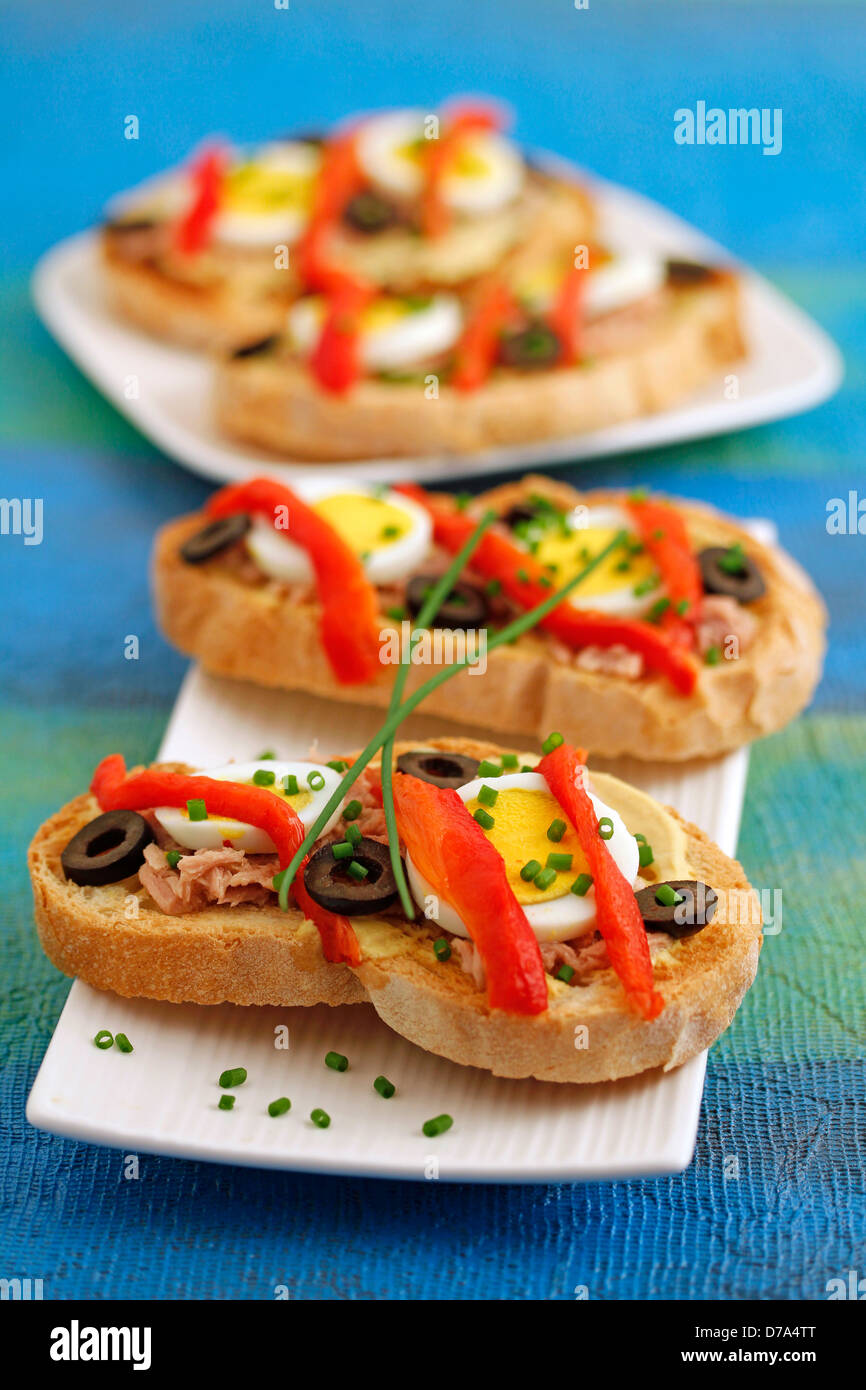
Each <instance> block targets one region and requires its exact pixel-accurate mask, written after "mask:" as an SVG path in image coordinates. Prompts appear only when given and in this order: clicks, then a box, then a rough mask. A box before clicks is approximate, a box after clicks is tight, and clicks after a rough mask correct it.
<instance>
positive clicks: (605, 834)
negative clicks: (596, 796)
mask: <svg viewBox="0 0 866 1390" xmlns="http://www.w3.org/2000/svg"><path fill="white" fill-rule="evenodd" d="M598 833H599V835H600V836H601V838H602V839H603V840H612V839H613V821H612V820H611V818H610V816H602V817H601V820H600V821H599V823H598Z"/></svg>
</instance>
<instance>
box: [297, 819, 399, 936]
mask: <svg viewBox="0 0 866 1390" xmlns="http://www.w3.org/2000/svg"><path fill="white" fill-rule="evenodd" d="M350 863H353V864H360V865H361V867H362V868H364V869H366V870H367V873H366V876H365V877H364V878H353V877H352V875H351V874H350V873H349V868H348V866H349V864H350ZM304 887H305V888H306V890H307V892H308V893H309V895H310V897H311V898H312V899H313V901H314V902H317V903H318V904H319V906H320V907H326V908H327V909H328V911H329V912H343V913H345V914H346V916H348V917H359V916H362V915H363V914H364V913H367V912H382V911H384V909H385V908H386V907H390V906H391V904H392V903H393V902H394V901H395V899H396V897H397V884H396V881H395V879H394V871H393V869H392V868H391V857H390V854H389V851H388V846H387V845H383V844H381V842H380V841H379V840H370V839H368V838H367V836H366V835H364V836H362V837H361V839H360V840H359V841H358V843H357V845H356V846H355V852H354V854H353V856H352V858H351V860H349V859H335V858H334V848H333V845H323V846H322V848H321V849H317V850H316V853H315V854H314V855H313V857H312V859H311V860H310V862H309V864H308V865H307V867H306V869H305V870H304Z"/></svg>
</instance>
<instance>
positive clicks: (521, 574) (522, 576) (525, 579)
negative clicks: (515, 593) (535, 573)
mask: <svg viewBox="0 0 866 1390" xmlns="http://www.w3.org/2000/svg"><path fill="white" fill-rule="evenodd" d="M517 578H518V580H519V582H520V583H521V584H528V583H529V575H528V574H527V573H526V570H525V569H523V567H522V566H521V568H520V569H519V570H518V571H517Z"/></svg>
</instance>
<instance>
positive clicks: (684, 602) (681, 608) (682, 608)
mask: <svg viewBox="0 0 866 1390" xmlns="http://www.w3.org/2000/svg"><path fill="white" fill-rule="evenodd" d="M691 606H692V605H691V603H690V601H689V600H688V599H687V598H681V599H680V601H679V603H678V604H677V612H678V613H679V615H680V617H681V618H682V617H683V615H684V614H685V613H688V611H689V609H690V608H691Z"/></svg>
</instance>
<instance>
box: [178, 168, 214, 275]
mask: <svg viewBox="0 0 866 1390" xmlns="http://www.w3.org/2000/svg"><path fill="white" fill-rule="evenodd" d="M225 166H226V157H225V155H224V154H223V152H222V150H206V151H205V153H204V154H203V155H201V156H200V158H199V159H197V160H196V162H195V164H194V165H193V166H192V169H191V170H190V180H191V182H192V187H193V198H192V202H191V204H190V206H189V208H188V209H187V211H186V212H185V213H184V215H183V216H182V217H181V219H180V221H179V222H178V223H177V226H176V227H175V233H174V241H175V246H176V247H177V249H178V251H180V252H181V254H182V255H185V256H194V255H196V254H197V253H198V252H199V251H203V250H204V248H205V247H206V246H207V244H208V242H209V241H210V237H211V229H212V227H213V221H214V218H215V217H216V215H217V212H218V211H219V205H220V199H221V196H222V186H223V179H224V177H225Z"/></svg>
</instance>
